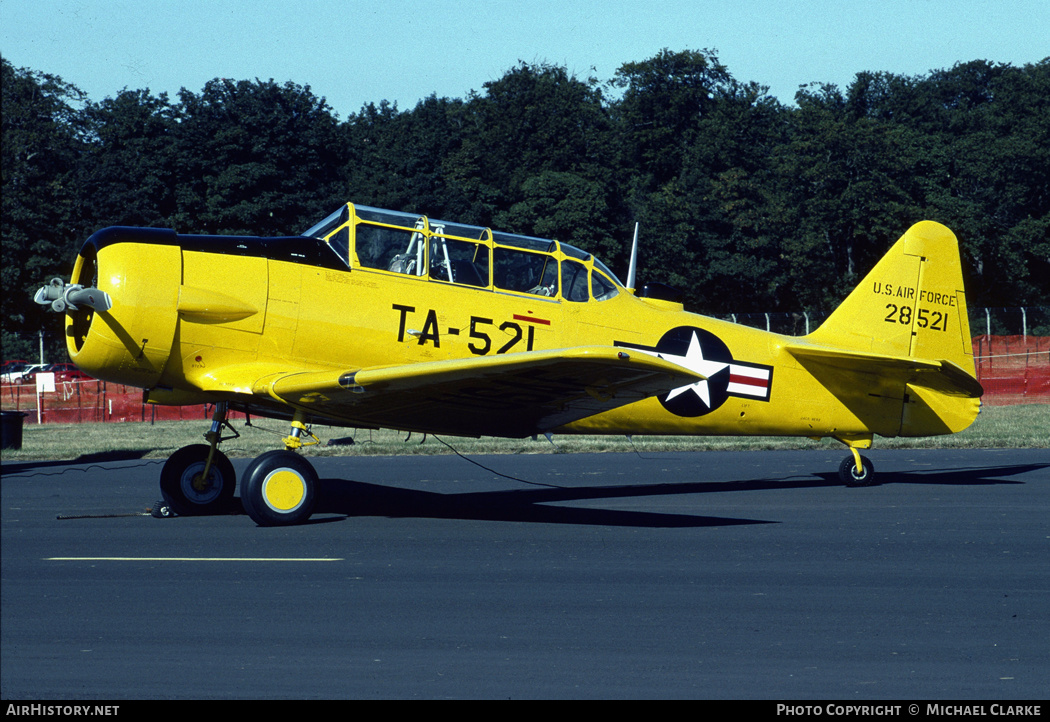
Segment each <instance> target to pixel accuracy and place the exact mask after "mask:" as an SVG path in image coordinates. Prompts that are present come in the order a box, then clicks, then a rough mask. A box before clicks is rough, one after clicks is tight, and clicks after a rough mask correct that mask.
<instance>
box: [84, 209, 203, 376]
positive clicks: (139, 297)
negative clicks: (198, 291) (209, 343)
mask: <svg viewBox="0 0 1050 722" xmlns="http://www.w3.org/2000/svg"><path fill="white" fill-rule="evenodd" d="M181 277H182V255H181V249H180V248H179V245H178V241H177V236H176V234H175V232H174V231H170V230H163V229H152V228H124V227H113V228H106V229H103V230H101V231H99V232H97V233H95V234H94V235H92V236H91V237H90V238H89V239H88V240H87V242H86V243H85V244H84V247H83V248H82V249H81V251H80V255H79V256H78V257H77V261H76V265H75V266H74V269H73V277H72V279H71V284H74V285H81V286H84V287H86V288H96V289H98V290H99V291H101V292H103V293H105V294H106V295H107V296H108V297H109V299H110V301H111V303H112V306H111V307H110V308H109V309H108V310H96V309H95V308H92V307H89V306H79V307H78V308H76V309H75V310H73V309H67V310H66V314H67V315H66V348H67V350H68V351H69V356H70V359H72V361H73V363H75V364H76V365H77V366H78V367H80V368H81V369H82V370H83V371H85V372H86V373H88V374H91V375H92V376H94V377H96V378H99V379H103V380H104V381H111V382H113V383H120V384H127V385H129V386H137V387H139V388H151V387H152V386H154V385H155V384H156V383H157V381H158V380H159V379H160V376H161V373H162V372H163V370H164V366H165V364H166V363H167V362H168V358H169V356H170V355H171V351H172V344H173V342H174V338H175V329H176V325H177V323H178V314H177V312H176V306H177V303H178V297H179V284H180V282H181Z"/></svg>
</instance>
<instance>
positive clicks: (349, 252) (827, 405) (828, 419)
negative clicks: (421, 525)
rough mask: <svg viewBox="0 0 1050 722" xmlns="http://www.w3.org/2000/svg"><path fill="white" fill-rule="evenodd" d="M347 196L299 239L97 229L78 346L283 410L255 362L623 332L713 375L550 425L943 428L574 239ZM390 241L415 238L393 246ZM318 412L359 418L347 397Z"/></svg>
mask: <svg viewBox="0 0 1050 722" xmlns="http://www.w3.org/2000/svg"><path fill="white" fill-rule="evenodd" d="M348 207H349V208H350V210H349V211H347V210H346V209H343V211H342V214H341V215H340V216H339V217H333V218H332V219H331V220H329V221H328V223H327V225H326V224H324V223H322V224H319V226H318V227H316V230H314V229H312V231H313V232H312V233H311V232H307V234H304V236H299V237H289V238H277V239H264V238H241V237H215V236H211V237H209V236H183V235H178V234H175V233H174V232H172V231H162V230H156V229H132V228H111V229H106V230H104V231H100V232H99V233H97V234H95V236H92V238H91V239H89V241H88V243H87V244H86V245H85V247H84V250H83V251H82V253H81V256H80V258H79V260H78V263H77V268H76V270H75V272H74V282H79V283H84V284H87V283H88V282H89V281H92V280H94V281H96V282H97V286H98V288H99V289H100V290H103V291H105V292H106V293H108V294H109V295H110V297H111V298H112V299H113V308H112V309H111V310H109V311H107V312H102V313H92V312H90V311H86V312H83V313H80V314H70V316H69V318H68V321H67V341H68V348H69V352H70V355H71V357H72V359H73V361H74V362H76V363H77V364H78V365H79V366H80V367H81V368H83V369H84V370H85V371H87V372H88V373H90V374H92V375H93V376H96V377H98V378H101V379H104V380H108V381H112V382H117V383H123V384H129V385H134V386H138V387H141V388H143V389H146V391H147V398H148V399H149V400H151V401H153V402H158V403H174V404H181V403H197V402H200V401H209V400H212V401H213V400H216V399H223V400H228V401H230V402H232V403H234V404H235V405H239V406H241V407H243V408H246V409H251V410H253V411H254V412H256V413H261V414H272V415H278V416H280V415H286V414H287V408H286V406H285V405H284V404H283V403H282V402H281V401H280V400H279V399H275V398H267V397H265V395H260V394H259V393H258V392H257V390H258V388H259V383H260V379H265V378H266V377H269V376H273V375H278V374H288V373H295V372H305V371H322V370H333V371H345V372H354V371H357V370H360V369H368V368H376V367H383V366H392V365H403V364H414V363H426V362H430V361H442V360H450V359H457V358H469V357H472V356H484V355H493V354H511V353H520V352H527V351H539V350H552V349H566V348H572V347H578V346H591V345H602V346H616V347H622V348H624V349H625V350H627V351H630V352H631V353H648V354H653V355H659V356H661V357H663V358H665V359H667V360H670V361H673V362H675V363H678V364H679V365H681V366H684V367H686V368H688V369H690V370H693V371H695V372H697V373H698V374H700V375H702V376H704V377H705V380H702V381H699V382H697V383H695V384H692V385H690V386H687V387H681V388H678V389H674V390H673V391H671V392H670V393H668V394H664V395H661V396H659V397H653V398H649V399H646V400H644V401H641V402H637V403H632V404H629V405H627V406H623V407H620V408H617V409H614V410H611V411H607V412H604V413H600V414H597V415H594V416H591V417H588V418H585V419H582V420H580V421H576V422H573V423H571V424H568V425H566V426H563V427H560V428H558V429H555V430H554V431H557V432H559V433H616V434H711V435H741V434H744V435H755V434H761V435H792V436H810V437H824V436H835V437H839V438H843V437H845V438H853V437H862V436H865V435H870V434H872V433H878V434H881V435H884V436H896V435H925V434H928V433H931V431H930V429H928V428H925V427H923V428H917V427H916V428H909V426H908V422H907V419H906V418H905V415H904V414H902V411H901V406H902V404H903V403H904V402H905V396H906V390H905V389H904V388H900V389H897V390H894V389H886V388H880V390H879V392H878V393H877V394H875V398H874V400H873V401H872V403H871V405H870V408H868V407H865V406H864V405H863V404H861V405H858V404H856V403H852V404H849V405H847V404H845V403H843V401H842V400H841V399H840V398H839V397H838V396H836V394H835V393H833V392H832V391H831V390H829V388H828V387H827V386H826V384H825V383H822V382H821V381H820V380H818V379H817V378H815V377H814V376H813V375H812V374H811V373H810V372H809V371H808V370H807V369H806V368H804V367H803V365H802V364H800V363H799V362H798V361H797V360H796V358H795V357H794V356H792V355H791V354H790V353H788V352H787V351H786V350H785V347H786V346H787V345H788V344H789V343H795V344H798V343H805V341H804V340H800V339H798V338H795V337H789V336H782V335H778V334H772V333H767V332H764V331H761V330H759V329H754V328H749V327H745V326H740V325H736V324H732V323H729V322H725V321H721V320H717V319H713V318H709V317H705V316H701V315H697V314H693V313H688V312H686V311H684V310H683V308H682V306H681V304H679V303H675V302H672V301H667V300H660V299H656V298H642V297H639V296H637V295H635V293H634V292H633V291H630V290H627V289H625V288H623V286H622V285H621V284H620V283H619V281H617V280H616V279H615V277H614V276H612V274H611V272H609V271H608V269H607V268H605V267H604V266H603V265H602V264H601V263H600V262H598V261H597V260H596V259H594V258H593V257H591V256H590V255H589V254H584V253H582V252H580V251H579V250H578V249H574V248H572V247H571V246H564V245H561V244H556V243H554V242H550V241H542V240H541V239H528V238H525V237H517V236H510V235H507V234H493V233H491V232H487V229H475V228H470V227H463V226H460V227H452V228H451V229H450V227H451V224H447V225H440V226H436V227H437V228H438V230H437V231H435V230H434V227H433V226H431V227H428V226H427V221H426V220H425V219H420V220H418V221H416V222H415V224H411V223H408V222H407V221H399V219H400V216H401V214H390V216H391V217H389V218H388V217H383V216H380V215H378V213H379V212H375V214H373V215H370V212H371V211H373V209H354V208H353V207H352V206H348ZM424 230H425V231H427V232H426V233H424V232H423V231H424ZM386 236H390V237H389V238H388V237H386ZM416 236H418V237H416ZM544 243H545V244H548V245H546V246H544V245H543V244H544ZM385 246H389V247H390V248H391V249H393V250H395V251H396V250H398V249H399V248H400V249H401V250H402V251H403V252H401V253H397V254H396V257H395V256H391V255H390V254H389V253H388V254H385V255H384V250H383V249H384V247H385ZM872 383H873V388H874V387H876V386H878V384H877V383H876V380H874V379H873V380H872ZM510 393H513V392H512V391H511V392H510ZM862 396H863V395H862ZM316 420H317V421H324V422H327V423H332V424H338V425H347V426H353V425H355V419H354V418H353V415H352V414H346V415H340V416H337V417H333V416H330V415H328V416H325V415H319V416H318V417H317V418H316ZM405 427H406V428H411V425H410V424H407V423H406V425H405ZM418 430H422V431H428V430H429V431H434V432H440V431H441V429H440V428H430V429H418Z"/></svg>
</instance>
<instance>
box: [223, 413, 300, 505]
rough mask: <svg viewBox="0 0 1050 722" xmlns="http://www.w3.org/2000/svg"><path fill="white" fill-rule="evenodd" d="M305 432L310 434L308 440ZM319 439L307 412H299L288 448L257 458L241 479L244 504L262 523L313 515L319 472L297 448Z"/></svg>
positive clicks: (286, 438)
mask: <svg viewBox="0 0 1050 722" xmlns="http://www.w3.org/2000/svg"><path fill="white" fill-rule="evenodd" d="M304 436H308V437H309V438H310V440H309V441H304V440H303V438H304ZM316 443H318V439H317V437H316V436H314V435H313V434H312V433H310V431H309V430H308V429H307V428H306V424H305V415H304V414H303V413H302V412H299V411H297V412H295V418H293V419H292V431H291V433H290V434H289V435H288V436H286V437H285V439H284V444H285V448H284V449H283V450H280V451H268V452H266V453H265V454H263V455H262V456H259V457H258V458H256V459H255V460H254V461H253V462H252V463H251V464H249V465H248V468H247V469H245V471H244V477H243V478H242V479H241V504H242V505H243V506H244V510H245V511H246V512H247V513H248V516H250V517H251V518H252V520H253V521H254V522H255V523H256V524H258V525H259V526H287V525H289V524H299V523H301V522H304V521H306V520H307V519H308V518H310V514H311V513H313V507H314V501H315V500H316V497H317V483H318V479H317V472H316V471H314V468H313V466H312V465H311V464H310V462H309V461H307V460H306V459H304V458H303V457H301V456H299V454H297V453H296V451H295V450H296V449H299V448H300V447H302V446H310V445H313V444H316Z"/></svg>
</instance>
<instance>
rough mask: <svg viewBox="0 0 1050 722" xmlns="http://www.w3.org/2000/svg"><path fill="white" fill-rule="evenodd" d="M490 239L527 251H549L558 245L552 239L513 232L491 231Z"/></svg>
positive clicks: (499, 243) (502, 244)
mask: <svg viewBox="0 0 1050 722" xmlns="http://www.w3.org/2000/svg"><path fill="white" fill-rule="evenodd" d="M492 240H494V241H495V242H496V243H497V244H498V245H501V246H514V247H515V248H524V249H525V250H527V251H539V252H541V253H550V252H551V251H553V250H554V249H555V247H556V246H557V245H558V244H557V243H555V242H554V241H550V240H547V239H546V238H533V237H532V236H518V235H515V234H513V233H496V232H493V234H492Z"/></svg>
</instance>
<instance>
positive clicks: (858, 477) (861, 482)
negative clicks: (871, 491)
mask: <svg viewBox="0 0 1050 722" xmlns="http://www.w3.org/2000/svg"><path fill="white" fill-rule="evenodd" d="M860 463H861V464H862V465H863V466H864V473H862V474H858V473H857V462H856V461H854V459H853V456H852V455H851V456H847V457H846V458H845V459H843V460H842V463H841V464H839V478H840V479H841V480H842V483H843V484H845V485H846V486H870V485H871V484H872V483H874V481H875V467H874V466H873V465H872V463H871V459H869V458H868V457H866V456H862V457H860Z"/></svg>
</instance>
